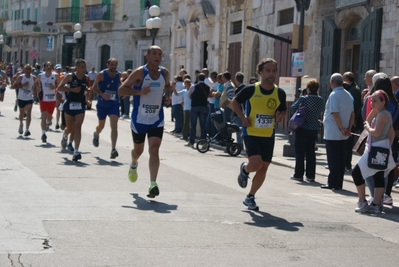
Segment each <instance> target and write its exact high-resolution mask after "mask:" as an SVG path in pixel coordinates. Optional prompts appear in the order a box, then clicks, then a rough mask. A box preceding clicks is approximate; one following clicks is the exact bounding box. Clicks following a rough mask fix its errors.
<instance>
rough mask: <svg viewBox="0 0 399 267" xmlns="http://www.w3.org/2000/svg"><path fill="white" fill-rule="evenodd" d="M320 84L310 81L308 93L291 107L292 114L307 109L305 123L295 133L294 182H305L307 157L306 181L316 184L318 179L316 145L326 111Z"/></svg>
mask: <svg viewBox="0 0 399 267" xmlns="http://www.w3.org/2000/svg"><path fill="white" fill-rule="evenodd" d="M319 86H320V84H319V83H318V82H317V81H316V80H310V81H309V82H308V83H307V84H306V88H304V89H302V92H303V91H306V92H307V93H306V94H304V95H305V96H301V97H299V98H298V100H297V101H295V103H293V104H292V105H291V112H296V110H297V109H298V108H299V106H300V105H303V106H305V108H306V119H305V123H304V124H303V125H302V126H300V127H298V129H296V131H295V172H294V174H293V175H292V176H291V179H292V180H296V181H303V175H304V173H305V163H304V162H305V155H306V180H307V181H309V182H314V181H315V178H316V153H315V149H314V144H315V142H316V140H317V133H318V131H319V121H318V119H319V117H320V115H321V113H322V112H323V110H324V100H323V98H322V97H321V96H319V95H318V91H319Z"/></svg>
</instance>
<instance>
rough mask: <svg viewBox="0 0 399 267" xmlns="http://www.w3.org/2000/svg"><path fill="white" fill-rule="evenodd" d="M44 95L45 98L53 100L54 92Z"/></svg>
mask: <svg viewBox="0 0 399 267" xmlns="http://www.w3.org/2000/svg"><path fill="white" fill-rule="evenodd" d="M44 97H45V98H46V99H47V100H55V94H46V95H45V96H44Z"/></svg>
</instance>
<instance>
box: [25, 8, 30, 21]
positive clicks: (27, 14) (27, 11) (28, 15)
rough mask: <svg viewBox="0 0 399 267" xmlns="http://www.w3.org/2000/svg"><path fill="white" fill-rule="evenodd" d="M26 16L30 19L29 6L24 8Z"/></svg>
mask: <svg viewBox="0 0 399 267" xmlns="http://www.w3.org/2000/svg"><path fill="white" fill-rule="evenodd" d="M26 18H27V19H28V20H30V8H28V9H27V10H26Z"/></svg>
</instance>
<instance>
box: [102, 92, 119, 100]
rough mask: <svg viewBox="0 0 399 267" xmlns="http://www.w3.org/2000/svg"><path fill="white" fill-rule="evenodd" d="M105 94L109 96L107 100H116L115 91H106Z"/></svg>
mask: <svg viewBox="0 0 399 267" xmlns="http://www.w3.org/2000/svg"><path fill="white" fill-rule="evenodd" d="M105 93H106V94H107V95H109V100H111V101H115V100H116V92H115V91H108V90H106V91H105Z"/></svg>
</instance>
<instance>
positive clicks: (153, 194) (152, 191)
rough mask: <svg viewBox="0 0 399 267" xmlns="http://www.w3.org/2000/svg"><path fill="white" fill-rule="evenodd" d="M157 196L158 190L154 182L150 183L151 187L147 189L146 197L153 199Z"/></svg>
mask: <svg viewBox="0 0 399 267" xmlns="http://www.w3.org/2000/svg"><path fill="white" fill-rule="evenodd" d="M158 195H159V188H158V184H157V183H156V182H151V186H150V188H149V189H148V195H147V197H150V198H154V197H156V196H158Z"/></svg>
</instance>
